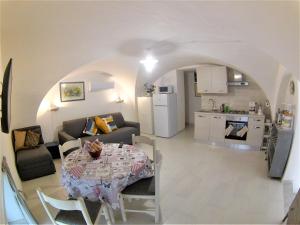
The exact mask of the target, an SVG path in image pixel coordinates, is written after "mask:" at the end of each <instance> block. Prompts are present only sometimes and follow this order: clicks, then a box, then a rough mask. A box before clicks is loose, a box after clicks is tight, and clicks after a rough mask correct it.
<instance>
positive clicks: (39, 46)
mask: <svg viewBox="0 0 300 225" xmlns="http://www.w3.org/2000/svg"><path fill="white" fill-rule="evenodd" d="M298 14H299V2H298V1H259V2H258V1H247V2H245V1H239V2H237V1H226V2H225V1H224V2H220V1H216V2H212V1H207V2H206V1H190V2H187V1H185V2H178V1H176V2H163V1H162V2H158V1H157V2H149V1H140V2H128V1H126V2H108V1H107V2H104V1H99V2H67V1H62V2H52V1H49V2H46V1H18V2H17V1H1V46H2V47H3V48H2V49H1V50H2V56H3V60H2V61H3V63H6V62H7V61H8V59H9V58H10V57H12V58H14V69H13V73H14V82H13V100H12V112H13V115H12V116H13V121H12V122H13V127H17V126H25V125H30V124H33V123H35V115H36V112H37V109H38V106H39V103H40V102H41V100H42V98H43V96H44V95H45V94H46V92H47V91H48V90H49V89H50V88H51V87H52V86H53V85H54V84H55V83H56V82H57V81H58V80H60V79H61V78H62V77H63V76H65V75H66V74H68V73H70V72H71V71H74V70H75V69H77V68H79V67H80V66H82V65H86V64H89V63H90V62H94V61H97V62H98V63H99V65H101V67H103V68H101V71H105V72H108V73H110V72H109V71H111V70H113V71H115V72H116V73H118V74H119V78H120V80H122V82H123V83H124V86H127V87H126V88H127V89H128V90H130V92H131V94H132V93H133V95H134V90H135V80H136V77H137V74H138V70H139V62H138V61H139V59H140V58H141V57H142V53H143V51H142V50H144V49H138V47H139V48H144V47H145V48H146V47H153V46H147V45H138V43H136V42H135V40H152V41H153V43H158V44H159V43H161V41H166V42H170V43H173V48H171V49H169V51H167V52H165V53H164V54H163V55H158V57H161V58H160V67H161V68H159V70H158V71H161V72H164V71H167V70H169V69H172V68H176V67H177V65H178V66H180V65H181V64H185V63H183V62H186V63H188V64H190V62H192V61H195V62H199V61H201V60H199V59H200V58H201V56H202V59H203V56H205V57H208V58H212V59H216V60H219V61H222V62H224V63H226V64H231V65H233V66H234V67H237V68H239V69H240V70H242V71H245V72H246V73H247V74H249V75H252V76H253V78H254V79H255V80H256V81H257V82H258V83H259V84H260V86H261V87H263V88H266V87H267V86H268V84H272V85H273V82H272V80H273V79H274V80H278V79H277V78H276V76H277V75H278V74H279V73H278V71H276V68H278V67H279V66H280V64H281V65H282V66H283V67H285V68H286V70H287V71H288V72H290V73H292V74H295V75H296V76H299V61H298V60H299V55H298V50H299V41H298V40H299V21H298V19H299V15H298ZM135 43H136V44H135ZM187 43H191V44H187ZM131 48H133V49H137V51H132V49H131ZM268 56H269V57H268ZM173 60H174V61H173ZM181 60H182V61H181ZM158 71H157V72H158ZM116 73H112V74H116ZM155 76H156V75H155ZM157 76H158V73H157ZM272 76H274V77H272ZM272 78H273V79H272ZM271 88H272V87H269V91H268V90H265V92H266V93H267V95H268V97H269V96H270V95H272V91H271V90H270V89H271Z"/></svg>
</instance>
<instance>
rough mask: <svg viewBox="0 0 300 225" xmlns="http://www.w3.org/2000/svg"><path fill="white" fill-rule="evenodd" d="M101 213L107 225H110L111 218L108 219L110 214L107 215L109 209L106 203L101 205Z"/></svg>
mask: <svg viewBox="0 0 300 225" xmlns="http://www.w3.org/2000/svg"><path fill="white" fill-rule="evenodd" d="M103 214H104V217H105V219H106V223H107V224H108V225H111V220H110V216H109V210H108V206H107V205H106V204H105V205H104V207H103Z"/></svg>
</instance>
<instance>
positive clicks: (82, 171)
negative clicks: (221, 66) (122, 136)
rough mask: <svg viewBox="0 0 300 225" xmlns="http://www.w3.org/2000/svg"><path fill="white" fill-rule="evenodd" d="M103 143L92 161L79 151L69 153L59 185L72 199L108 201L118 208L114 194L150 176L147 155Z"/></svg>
mask: <svg viewBox="0 0 300 225" xmlns="http://www.w3.org/2000/svg"><path fill="white" fill-rule="evenodd" d="M118 147H119V144H104V145H103V149H102V152H101V156H100V157H99V159H97V160H93V159H92V158H91V156H90V155H89V153H88V152H87V151H85V150H83V149H79V150H76V151H73V152H72V153H70V154H69V155H68V156H67V157H66V158H65V160H64V163H63V165H62V184H63V186H64V187H65V188H66V189H67V191H68V193H69V194H70V195H72V196H73V197H79V196H82V197H87V198H88V199H90V200H92V201H98V200H99V197H101V198H103V199H105V200H106V201H108V203H110V204H111V206H112V207H113V208H117V207H119V202H118V198H117V196H118V193H119V192H120V191H122V190H123V189H124V188H125V187H126V186H128V185H130V184H132V183H134V182H136V181H138V180H140V179H142V178H147V177H151V176H153V170H152V167H151V162H150V160H149V158H148V156H147V155H146V154H145V153H144V152H143V151H141V150H140V149H138V148H136V147H135V146H132V145H123V147H122V148H118Z"/></svg>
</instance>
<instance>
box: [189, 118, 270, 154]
mask: <svg viewBox="0 0 300 225" xmlns="http://www.w3.org/2000/svg"><path fill="white" fill-rule="evenodd" d="M232 115H233V114H221V113H210V112H209V113H207V112H195V131H194V135H195V136H194V137H195V139H197V140H200V141H204V142H215V143H220V144H222V143H224V144H243V145H245V144H246V145H249V146H252V147H254V148H255V149H260V146H261V144H262V140H263V136H264V129H265V128H264V116H263V115H246V116H245V115H240V116H239V115H236V116H237V117H243V118H244V117H246V118H247V119H246V120H245V125H246V126H248V131H247V136H246V140H245V139H243V140H241V139H232V138H231V139H228V138H227V139H225V130H226V126H227V125H226V120H227V121H228V120H229V121H231V120H232V118H233V116H232ZM229 117H230V118H229ZM247 123H248V124H247Z"/></svg>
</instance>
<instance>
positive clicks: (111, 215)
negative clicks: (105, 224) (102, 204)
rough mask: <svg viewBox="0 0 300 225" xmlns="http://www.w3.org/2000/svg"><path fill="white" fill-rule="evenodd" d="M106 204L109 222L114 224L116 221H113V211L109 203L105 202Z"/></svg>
mask: <svg viewBox="0 0 300 225" xmlns="http://www.w3.org/2000/svg"><path fill="white" fill-rule="evenodd" d="M107 206H108V207H107V208H108V212H109V215H110V219H111V222H112V223H113V224H115V223H116V221H115V216H114V211H113V209H112V207H111V205H109V204H107Z"/></svg>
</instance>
